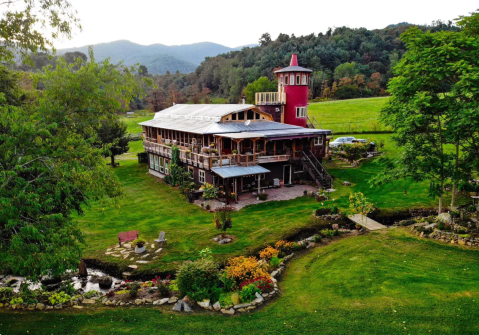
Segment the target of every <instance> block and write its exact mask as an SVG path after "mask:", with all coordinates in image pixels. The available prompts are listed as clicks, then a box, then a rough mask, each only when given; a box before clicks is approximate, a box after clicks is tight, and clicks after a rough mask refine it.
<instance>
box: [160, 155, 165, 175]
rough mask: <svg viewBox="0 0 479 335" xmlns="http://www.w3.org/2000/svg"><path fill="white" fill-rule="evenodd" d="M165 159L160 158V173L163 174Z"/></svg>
mask: <svg viewBox="0 0 479 335" xmlns="http://www.w3.org/2000/svg"><path fill="white" fill-rule="evenodd" d="M164 166H165V159H164V158H163V157H160V172H161V173H163V172H164V171H165V168H164Z"/></svg>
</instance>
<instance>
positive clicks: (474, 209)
mask: <svg viewBox="0 0 479 335" xmlns="http://www.w3.org/2000/svg"><path fill="white" fill-rule="evenodd" d="M467 211H468V212H470V213H473V212H475V211H476V207H474V206H473V205H470V206H468V207H467Z"/></svg>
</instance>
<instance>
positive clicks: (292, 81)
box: [291, 75, 294, 85]
mask: <svg viewBox="0 0 479 335" xmlns="http://www.w3.org/2000/svg"><path fill="white" fill-rule="evenodd" d="M291 85H294V76H293V75H291Z"/></svg>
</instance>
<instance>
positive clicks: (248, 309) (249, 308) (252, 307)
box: [245, 306, 256, 311]
mask: <svg viewBox="0 0 479 335" xmlns="http://www.w3.org/2000/svg"><path fill="white" fill-rule="evenodd" d="M255 308H256V306H249V307H246V308H245V309H246V310H247V311H250V310H252V309H255Z"/></svg>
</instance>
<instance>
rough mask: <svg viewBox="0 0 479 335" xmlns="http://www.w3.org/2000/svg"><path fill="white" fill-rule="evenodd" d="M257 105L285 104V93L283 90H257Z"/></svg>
mask: <svg viewBox="0 0 479 335" xmlns="http://www.w3.org/2000/svg"><path fill="white" fill-rule="evenodd" d="M255 100H256V105H257V106H264V105H284V104H286V94H285V93H284V92H258V93H256V94H255Z"/></svg>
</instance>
